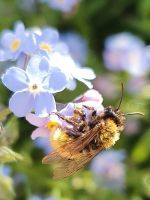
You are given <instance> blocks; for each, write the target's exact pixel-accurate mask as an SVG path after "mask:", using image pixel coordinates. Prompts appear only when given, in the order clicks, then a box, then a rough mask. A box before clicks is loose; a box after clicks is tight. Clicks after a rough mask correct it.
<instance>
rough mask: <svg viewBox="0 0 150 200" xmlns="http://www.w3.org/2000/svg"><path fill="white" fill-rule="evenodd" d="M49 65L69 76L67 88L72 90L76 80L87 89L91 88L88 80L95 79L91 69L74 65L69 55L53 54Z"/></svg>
mask: <svg viewBox="0 0 150 200" xmlns="http://www.w3.org/2000/svg"><path fill="white" fill-rule="evenodd" d="M49 62H50V65H51V66H55V67H58V68H60V69H61V70H62V71H63V72H64V73H65V74H66V76H69V81H68V85H67V88H68V89H70V90H74V89H75V87H76V80H75V79H77V80H79V81H81V82H82V83H84V84H85V85H87V87H89V88H92V87H93V86H92V84H91V82H90V81H89V80H92V79H94V78H95V77H96V75H95V73H94V72H93V70H92V69H90V68H88V67H81V66H80V65H79V64H77V63H75V62H74V60H73V59H72V58H71V56H70V55H69V54H66V55H61V54H59V53H57V52H56V53H54V54H53V55H52V56H51V57H50V61H49Z"/></svg>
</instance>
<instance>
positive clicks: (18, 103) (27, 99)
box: [9, 91, 34, 117]
mask: <svg viewBox="0 0 150 200" xmlns="http://www.w3.org/2000/svg"><path fill="white" fill-rule="evenodd" d="M33 107H34V97H33V95H32V94H30V93H29V92H28V91H19V92H16V93H15V94H14V95H13V96H12V97H11V98H10V101H9V108H10V110H11V111H12V112H13V113H14V114H15V115H16V116H17V117H24V116H26V115H27V114H28V113H30V112H31V111H32V109H33Z"/></svg>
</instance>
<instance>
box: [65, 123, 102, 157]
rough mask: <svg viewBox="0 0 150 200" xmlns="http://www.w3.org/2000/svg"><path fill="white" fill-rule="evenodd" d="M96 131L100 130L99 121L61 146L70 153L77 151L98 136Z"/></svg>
mask: <svg viewBox="0 0 150 200" xmlns="http://www.w3.org/2000/svg"><path fill="white" fill-rule="evenodd" d="M98 132H100V123H99V124H97V125H96V126H95V127H94V128H93V129H91V130H90V131H88V132H87V133H86V134H85V135H82V136H80V137H78V138H76V139H73V140H71V141H69V143H68V144H65V145H64V146H63V149H64V150H65V151H69V152H72V153H79V152H80V151H81V150H83V149H84V148H85V147H86V146H87V145H88V144H89V143H90V142H91V141H92V140H94V139H95V138H96V137H98Z"/></svg>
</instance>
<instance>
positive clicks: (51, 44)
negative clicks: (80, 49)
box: [35, 28, 68, 55]
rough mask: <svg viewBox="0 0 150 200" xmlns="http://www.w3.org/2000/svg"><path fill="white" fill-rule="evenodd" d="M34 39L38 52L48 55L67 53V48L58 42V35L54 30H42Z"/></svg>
mask: <svg viewBox="0 0 150 200" xmlns="http://www.w3.org/2000/svg"><path fill="white" fill-rule="evenodd" d="M35 39H36V45H37V51H38V52H39V51H40V52H41V53H47V54H49V55H50V54H52V53H53V52H59V53H62V54H64V53H68V48H67V46H66V45H65V44H64V43H60V42H59V33H58V31H57V30H56V29H54V28H44V29H43V30H42V31H41V32H40V33H39V34H38V33H37V34H35ZM35 53H36V52H35Z"/></svg>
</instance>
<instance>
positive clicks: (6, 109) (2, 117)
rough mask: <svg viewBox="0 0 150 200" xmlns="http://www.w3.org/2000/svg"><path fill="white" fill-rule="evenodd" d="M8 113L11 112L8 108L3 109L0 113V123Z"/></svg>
mask: <svg viewBox="0 0 150 200" xmlns="http://www.w3.org/2000/svg"><path fill="white" fill-rule="evenodd" d="M10 113H11V111H10V110H9V109H8V108H5V109H3V110H2V111H0V121H3V120H4V119H5V118H6V117H7V116H8V115H9V114H10Z"/></svg>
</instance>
